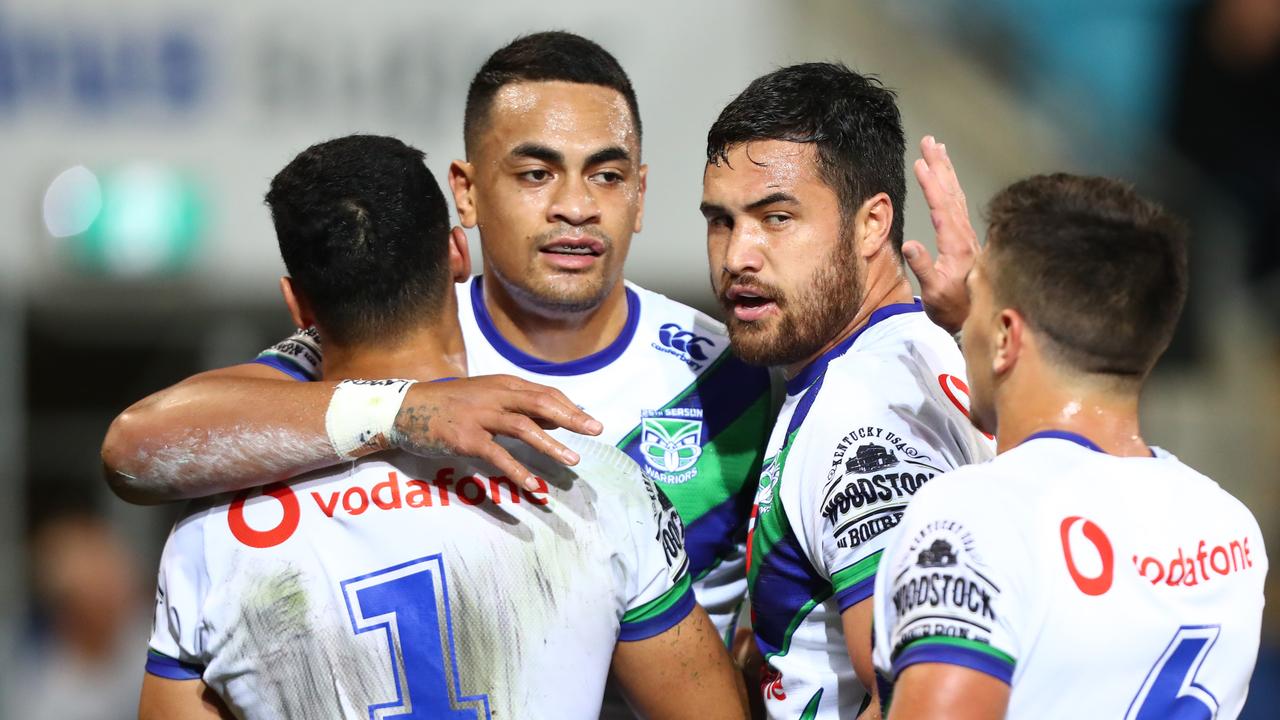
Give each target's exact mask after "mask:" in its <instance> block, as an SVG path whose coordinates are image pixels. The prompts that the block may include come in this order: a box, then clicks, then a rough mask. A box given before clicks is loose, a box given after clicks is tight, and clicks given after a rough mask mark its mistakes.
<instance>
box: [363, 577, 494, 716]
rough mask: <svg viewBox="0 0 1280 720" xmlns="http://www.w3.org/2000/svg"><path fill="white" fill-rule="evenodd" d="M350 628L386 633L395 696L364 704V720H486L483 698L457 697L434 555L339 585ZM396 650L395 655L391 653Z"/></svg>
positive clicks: (444, 590)
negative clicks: (366, 717)
mask: <svg viewBox="0 0 1280 720" xmlns="http://www.w3.org/2000/svg"><path fill="white" fill-rule="evenodd" d="M342 592H343V595H344V596H345V597H346V600H347V614H348V615H350V616H351V628H352V630H354V631H355V633H356V634H357V635H358V634H360V633H365V632H371V631H381V632H385V633H386V638H387V647H388V650H389V652H390V653H391V668H392V671H393V672H394V673H395V676H396V697H395V699H394V700H391V701H389V702H385V703H378V704H375V705H370V706H369V720H379V718H382V717H383V716H387V717H391V716H394V717H396V718H402V719H403V720H489V698H488V696H487V695H472V696H468V697H462V693H461V690H460V689H459V687H458V685H459V683H458V658H457V654H456V653H455V652H454V646H453V622H452V620H451V619H450V613H449V587H448V584H447V583H446V581H445V577H444V562H443V561H442V560H441V558H440V556H439V555H430V556H428V557H424V558H419V559H417V560H410V561H409V562H406V563H401V564H399V565H395V566H393V567H389V568H386V569H383V570H378V571H377V572H373V573H369V574H368V575H362V576H360V577H357V578H351V579H350V580H344V581H343V582H342ZM397 650H398V652H397Z"/></svg>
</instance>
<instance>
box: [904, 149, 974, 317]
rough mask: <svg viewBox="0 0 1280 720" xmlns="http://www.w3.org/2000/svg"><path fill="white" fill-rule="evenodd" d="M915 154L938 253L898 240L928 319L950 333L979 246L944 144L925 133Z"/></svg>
mask: <svg viewBox="0 0 1280 720" xmlns="http://www.w3.org/2000/svg"><path fill="white" fill-rule="evenodd" d="M920 154H921V155H922V157H921V158H919V159H918V160H916V161H915V164H914V165H913V166H912V168H913V169H914V170H915V174H916V181H917V182H919V183H920V189H921V190H923V191H924V199H925V202H926V203H927V204H928V205H929V219H930V220H931V221H932V222H933V231H934V234H935V237H936V239H937V246H938V258H937V260H936V261H935V260H934V259H933V258H932V257H930V255H929V251H928V250H927V249H925V246H924V245H923V244H921V243H920V242H919V241H916V240H908V241H907V242H905V243H903V245H902V254H903V256H904V257H905V258H906V260H907V265H908V266H910V268H911V272H913V273H915V276H916V278H917V279H918V280H919V281H920V296H921V298H922V299H923V300H924V306H925V312H926V313H928V314H929V319H931V320H933V321H934V322H935V323H937V324H938V325H941V326H942V327H943V328H945V329H946V330H947V331H949V332H951V333H956V332H959V331H960V326H961V325H963V324H964V319H965V316H967V315H968V314H969V296H968V294H967V293H966V292H965V287H964V281H965V276H966V275H968V274H969V270H970V269H971V268H972V267H973V263H974V262H975V261H976V260H977V257H978V252H979V251H980V250H981V246H980V245H979V244H978V234H977V233H976V232H974V229H973V224H972V223H971V222H969V207H968V205H967V204H966V203H965V197H964V191H963V190H962V189H961V188H960V180H959V179H958V178H957V177H956V170H955V168H954V167H953V166H952V164H951V158H950V157H948V156H947V146H946V145H943V144H941V143H939V142H938V141H937V140H935V139H934V137H933V136H932V135H926V136H924V139H922V140H921V141H920Z"/></svg>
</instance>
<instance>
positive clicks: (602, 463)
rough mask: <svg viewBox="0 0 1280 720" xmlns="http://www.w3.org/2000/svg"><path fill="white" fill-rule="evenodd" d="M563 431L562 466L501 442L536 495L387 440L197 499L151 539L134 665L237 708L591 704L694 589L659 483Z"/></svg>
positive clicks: (278, 712)
mask: <svg viewBox="0 0 1280 720" xmlns="http://www.w3.org/2000/svg"><path fill="white" fill-rule="evenodd" d="M559 437H560V439H561V440H562V441H564V442H566V444H568V445H569V446H570V447H573V448H574V449H575V450H577V451H578V452H579V453H580V454H581V456H582V462H581V463H580V464H579V465H578V467H577V468H575V469H573V470H572V471H570V470H569V469H566V468H563V467H560V466H556V465H554V464H552V463H551V461H549V460H544V459H542V458H541V457H540V456H539V455H538V454H537V453H535V452H534V451H533V450H532V449H530V448H528V447H527V446H517V445H516V444H515V443H510V444H508V445H507V447H508V448H509V449H511V450H512V452H513V453H514V454H515V455H516V456H517V457H518V458H520V459H521V461H522V462H524V463H527V464H529V465H528V466H529V467H530V468H534V469H535V472H537V473H538V477H539V478H541V479H542V486H543V487H542V488H541V489H540V490H539V491H534V492H531V491H525V490H521V489H519V488H518V487H517V486H516V485H515V484H514V483H513V482H511V481H510V480H508V479H507V478H504V477H501V476H491V474H490V473H489V472H488V471H485V470H483V469H482V468H479V467H477V466H475V465H472V464H471V461H467V460H459V459H448V458H446V459H431V460H427V459H423V458H418V457H413V456H409V455H405V454H397V453H385V454H379V455H375V456H370V457H368V458H364V459H361V460H358V461H356V462H354V463H347V464H344V465H342V466H340V467H338V468H331V469H327V470H324V471H318V472H315V473H311V474H308V475H304V476H301V477H299V478H297V479H295V480H292V481H289V482H287V483H274V484H271V485H268V486H266V487H265V488H263V489H261V491H259V490H253V491H244V492H241V493H238V494H236V495H234V496H222V497H220V498H214V499H210V500H205V501H202V502H201V504H200V505H198V506H195V507H193V508H192V509H190V510H189V511H188V512H187V514H186V515H185V516H184V517H183V518H182V519H181V520H179V521H178V523H177V524H176V526H175V527H174V530H173V532H172V534H171V535H170V537H169V541H168V543H167V544H166V546H165V550H164V556H163V559H162V561H161V567H160V581H159V589H158V591H157V597H156V613H155V624H154V628H153V634H152V637H151V652H150V653H149V655H148V662H147V671H148V672H151V673H153V674H155V675H159V676H162V677H168V678H175V679H193V678H197V677H199V678H203V679H204V681H205V682H206V683H207V684H208V685H209V686H210V687H212V688H213V689H214V690H215V691H216V692H217V693H218V695H219V696H221V697H222V698H223V699H224V700H225V701H226V702H227V704H228V705H229V706H230V707H231V709H232V710H233V711H235V713H236V715H237V717H244V718H338V717H347V718H359V717H369V718H375V717H383V716H384V714H385V715H387V716H390V715H394V716H396V717H401V716H403V717H431V718H458V719H461V718H468V719H470V718H481V719H488V718H498V719H501V718H556V719H560V718H595V717H596V716H597V714H598V713H599V710H600V703H601V697H602V693H603V690H604V684H605V678H606V676H607V675H608V671H609V666H610V661H611V657H612V653H613V650H614V645H615V643H616V642H618V641H630V640H640V639H643V638H646V637H650V636H653V635H656V634H659V633H661V632H663V631H665V630H667V629H668V628H670V627H672V626H674V625H675V624H676V623H678V622H679V621H680V620H682V619H683V618H684V617H686V616H687V615H688V613H689V612H690V611H691V610H692V609H693V603H694V601H693V594H692V592H691V591H690V589H689V577H688V573H687V566H688V561H687V558H686V556H685V554H684V551H683V549H682V546H681V543H680V535H681V526H680V519H679V517H678V515H677V514H676V512H675V510H674V509H672V508H671V506H670V503H669V502H668V501H666V499H665V498H664V496H663V495H662V493H661V492H658V491H656V490H655V488H654V486H653V485H652V484H651V483H649V482H648V481H647V480H645V478H644V477H643V476H642V475H641V473H640V471H639V469H638V468H636V466H635V463H634V462H633V461H631V460H630V459H629V458H627V457H626V456H625V455H623V454H622V453H620V452H618V451H617V450H616V449H614V448H611V447H609V446H607V445H603V444H601V443H597V442H594V441H591V440H586V439H583V438H579V437H576V436H567V435H566V434H561V435H560V436H559ZM556 678H561V680H557V679H556ZM564 678H569V679H570V680H571V687H570V686H567V685H566V684H565V682H563V679H564Z"/></svg>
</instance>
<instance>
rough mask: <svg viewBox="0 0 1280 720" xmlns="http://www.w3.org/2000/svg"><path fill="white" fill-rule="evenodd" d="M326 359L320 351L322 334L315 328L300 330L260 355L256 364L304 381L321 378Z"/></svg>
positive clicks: (256, 359) (255, 359) (255, 360)
mask: <svg viewBox="0 0 1280 720" xmlns="http://www.w3.org/2000/svg"><path fill="white" fill-rule="evenodd" d="M323 359H324V356H323V354H322V353H321V350H320V334H319V333H318V332H316V329H315V328H313V327H310V328H306V329H305V330H298V331H296V332H294V333H293V334H292V335H290V336H289V337H287V338H285V339H284V340H281V341H280V342H278V343H276V344H275V345H272V346H271V347H269V348H267V349H266V350H263V351H262V352H260V353H258V357H256V358H254V362H256V363H259V364H262V365H266V366H268V367H273V368H275V369H277V370H279V371H280V372H282V373H284V374H286V375H288V376H290V377H292V378H294V379H296V380H302V381H304V382H305V381H309V380H316V379H319V377H320V371H321V367H322V365H321V363H322V361H323Z"/></svg>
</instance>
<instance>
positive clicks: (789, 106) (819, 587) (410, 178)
mask: <svg viewBox="0 0 1280 720" xmlns="http://www.w3.org/2000/svg"><path fill="white" fill-rule="evenodd" d="M464 128H465V141H466V159H465V160H456V161H454V162H453V163H452V164H451V166H450V168H449V175H448V185H449V189H450V190H451V191H452V195H453V200H454V207H455V209H456V211H457V216H458V219H459V222H460V223H461V225H462V226H464V227H467V228H478V229H479V233H480V242H481V248H482V254H483V274H481V275H477V276H475V277H471V264H472V263H471V257H470V254H469V250H468V245H467V241H466V237H465V234H464V232H463V230H462V229H461V228H456V227H451V223H450V219H449V209H448V205H447V203H446V201H445V192H444V190H442V188H441V186H440V185H439V184H438V183H437V181H436V179H435V178H434V177H433V176H432V175H431V173H430V172H429V171H428V170H427V168H426V166H425V165H424V162H423V154H422V153H421V152H420V151H418V150H416V149H414V148H412V147H409V146H407V145H405V144H404V143H402V142H400V141H399V140H395V139H393V138H387V137H380V136H372V135H353V136H349V137H344V138H340V139H336V140H330V141H328V142H322V143H320V144H317V145H314V146H312V147H310V148H308V149H306V150H305V151H303V152H302V153H301V154H299V155H298V156H297V157H296V158H295V159H294V160H293V161H292V162H290V163H289V164H288V166H286V167H285V168H284V169H283V170H282V171H280V173H279V174H278V175H276V177H275V178H274V179H273V181H272V183H271V187H270V190H269V192H268V193H267V195H266V201H267V205H268V206H269V208H270V211H271V215H272V219H273V222H274V225H275V230H276V235H277V240H278V243H279V247H280V252H281V255H282V257H283V260H284V262H285V265H286V267H287V269H288V273H289V275H288V277H286V278H284V279H283V280H282V283H281V287H282V292H283V295H284V299H285V302H286V304H287V306H288V309H289V312H290V313H291V315H292V318H293V320H294V322H295V324H296V325H297V327H298V328H300V331H299V332H298V333H297V334H295V335H294V336H293V337H291V338H289V339H288V340H285V341H284V342H282V343H280V344H278V345H276V346H275V347H273V348H271V349H269V350H267V351H265V352H264V353H263V354H262V355H261V356H259V357H258V358H257V360H256V361H254V362H252V363H246V364H244V365H241V366H237V367H232V368H226V369H222V370H215V371H211V372H208V373H204V374H201V375H197V376H195V377H192V378H190V379H188V380H186V381H183V382H182V383H179V384H178V385H175V386H174V387H171V388H168V389H166V390H164V391H161V392H159V393H157V394H155V395H153V396H151V397H149V398H147V399H145V400H143V401H141V402H139V403H138V404H136V405H134V406H133V407H131V408H129V409H128V410H127V411H125V412H124V413H123V414H121V416H120V417H119V418H117V420H116V421H115V422H114V423H113V424H112V427H111V429H110V431H109V432H108V436H107V438H106V441H105V442H104V446H103V458H104V462H105V464H106V466H107V470H108V479H109V481H110V482H111V484H112V487H113V489H114V490H115V491H116V492H117V493H118V494H119V495H120V496H121V497H123V498H125V499H126V500H130V501H134V502H160V501H169V500H175V499H191V502H190V504H189V506H188V509H187V510H186V511H185V513H184V514H183V516H182V519H180V520H179V521H178V523H177V524H176V525H175V527H174V529H173V531H172V534H171V536H170V538H169V540H168V543H167V545H166V547H165V551H164V556H163V560H162V562H161V567H160V572H159V586H158V591H157V598H156V612H155V624H154V627H153V632H152V636H151V641H150V648H151V650H150V653H149V655H148V658H147V676H146V680H145V682H144V684H143V690H142V698H141V705H140V715H141V717H143V718H148V719H149V718H166V719H172V718H197V717H201V718H203V717H213V718H216V717H243V718H286V717H291V718H322V717H323V718H336V717H348V718H357V717H360V718H363V717H368V718H371V719H373V718H383V717H403V718H432V719H437V718H467V719H472V718H493V719H499V720H500V719H501V718H591V717H597V716H600V715H601V714H602V712H603V713H604V715H605V716H609V717H625V716H626V715H627V714H628V713H635V714H638V715H640V716H642V717H655V718H697V719H698V720H711V719H712V718H745V717H751V716H761V715H764V716H767V717H770V718H787V719H799V718H805V719H808V718H854V717H859V718H875V717H881V716H884V717H891V718H895V719H896V718H1000V717H1006V716H1007V717H1013V718H1047V717H1063V718H1094V717H1124V718H1126V719H1132V720H1137V719H1146V718H1212V717H1222V718H1232V717H1235V716H1237V715H1238V714H1239V713H1240V710H1241V708H1242V706H1243V704H1244V700H1245V695H1246V691H1247V686H1248V682H1249V678H1250V675H1251V673H1252V670H1253V665H1254V662H1255V659H1256V656H1257V649H1258V642H1259V632H1260V623H1261V612H1262V605H1263V597H1262V584H1263V579H1264V576H1265V574H1266V569H1267V559H1266V553H1265V550H1264V548H1263V543H1262V537H1261V534H1260V532H1259V529H1258V526H1257V524H1256V522H1255V521H1254V519H1253V517H1252V515H1251V514H1250V513H1249V511H1248V510H1247V509H1246V508H1245V507H1244V506H1243V505H1242V504H1241V503H1240V502H1238V501H1237V500H1235V499H1234V498H1233V497H1231V496H1230V495H1229V494H1227V493H1226V492H1224V491H1223V490H1222V489H1221V488H1219V487H1218V485H1217V484H1215V483H1214V482H1213V481H1211V480H1210V479H1208V478H1206V477H1204V476H1203V475H1200V474H1199V473H1197V472H1195V471H1194V470H1192V469H1190V468H1188V467H1187V466H1185V465H1183V464H1181V463H1180V462H1178V460H1177V459H1176V458H1174V457H1173V456H1172V455H1170V454H1168V453H1167V452H1165V451H1163V450H1160V449H1157V448H1152V447H1149V446H1148V445H1147V444H1146V442H1145V441H1144V440H1143V439H1142V437H1141V434H1140V432H1139V428H1138V398H1139V394H1140V391H1141V388H1142V385H1143V382H1144V380H1145V378H1146V377H1147V375H1148V373H1149V372H1150V370H1151V368H1152V366H1153V365H1154V364H1155V362H1156V360H1157V358H1158V357H1159V356H1160V355H1161V353H1162V352H1163V351H1164V349H1165V347H1166V346H1167V345H1168V343H1169V340H1170V337H1171V335H1172V333H1173V330H1174V327H1175V325H1176V324H1177V320H1178V317H1179V315H1180V313H1181V311H1182V305H1183V301H1184V297H1185V294H1186V287H1187V260H1186V250H1185V246H1184V244H1185V238H1184V235H1183V231H1182V228H1181V226H1180V225H1179V223H1178V222H1177V221H1176V220H1174V219H1173V218H1171V217H1170V216H1168V215H1167V214H1166V213H1165V212H1164V211H1163V210H1162V209H1161V208H1160V207H1158V206H1157V205H1155V204H1153V203H1151V202H1149V201H1147V200H1145V199H1143V198H1141V197H1139V196H1138V195H1136V194H1135V193H1134V192H1133V190H1132V189H1131V188H1130V187H1128V186H1127V185H1124V184H1122V183H1119V182H1116V181H1113V180H1108V179H1104V178H1095V177H1080V176H1072V175H1066V174H1054V175H1041V176H1036V177H1032V178H1029V179H1025V180H1021V181H1019V182H1016V183H1014V184H1012V185H1010V186H1009V187H1007V188H1005V189H1004V190H1002V191H1001V192H1000V193H998V194H997V195H996V197H994V198H993V199H992V200H991V201H990V205H989V214H990V224H989V230H988V234H987V238H986V243H985V246H984V247H982V248H981V249H980V248H979V243H978V240H977V238H976V236H975V233H974V231H973V229H972V227H971V225H970V220H969V212H968V208H967V206H966V201H965V197H964V194H963V193H962V191H961V188H960V186H959V183H958V181H957V177H956V174H955V171H954V169H953V167H952V165H951V162H950V160H949V157H948V155H947V151H946V148H945V146H943V145H941V144H939V143H937V142H936V141H935V140H934V139H933V138H931V137H926V138H925V139H924V140H923V141H922V142H921V144H920V150H921V155H922V157H921V158H920V159H917V160H916V161H915V163H914V166H913V169H914V174H915V178H916V180H917V181H918V182H919V183H920V185H921V187H922V189H923V191H924V196H925V198H926V200H927V202H928V206H929V212H930V215H931V219H932V221H933V227H934V228H935V231H936V234H937V246H938V249H939V252H938V256H937V258H936V259H935V258H933V257H931V256H930V254H929V253H928V252H927V251H926V250H925V249H924V247H923V246H922V245H920V244H919V243H916V242H909V243H904V241H903V206H904V198H905V194H906V180H905V160H906V148H905V142H904V136H903V130H902V124H901V119H900V116H899V112H898V109H897V106H896V103H895V98H894V95H893V93H892V92H891V91H889V90H887V89H885V88H884V87H883V86H882V85H881V84H880V83H879V82H878V81H877V80H875V79H874V78H869V77H867V76H863V75H860V74H858V73H856V72H853V71H851V70H849V69H848V68H846V67H844V66H842V65H838V64H830V63H806V64H800V65H794V66H790V67H785V68H781V69H779V70H776V71H774V72H771V73H769V74H767V75H765V76H763V77H760V78H758V79H757V80H755V81H754V82H752V83H751V84H750V85H749V86H748V87H747V88H746V89H745V90H744V91H743V92H742V93H741V94H740V95H738V97H737V98H735V99H734V100H733V101H732V102H730V103H729V104H728V106H726V107H725V109H724V110H723V112H722V113H721V114H720V116H719V118H718V119H717V120H716V122H715V123H714V125H712V127H711V129H710V131H709V133H708V135H707V164H706V170H705V174H704V178H703V194H702V200H701V205H700V208H701V211H702V214H703V216H704V217H705V218H706V224H707V238H706V248H707V258H708V267H709V272H710V279H711V284H712V288H713V290H714V293H715V296H716V297H717V299H718V300H719V301H720V303H721V304H722V306H723V309H724V312H725V315H726V322H725V324H724V325H721V324H720V323H718V322H716V321H715V320H713V319H711V318H709V317H707V316H706V315H704V314H702V313H700V312H698V311H696V310H694V309H692V308H689V307H687V306H684V305H682V304H680V303H677V302H674V301H672V300H670V299H668V298H666V297H663V296H661V295H659V294H656V293H653V292H650V291H647V290H645V289H643V288H640V287H638V286H636V285H634V284H631V283H628V282H626V281H624V280H623V277H622V270H623V264H624V261H625V259H626V255H627V252H628V249H629V246H630V243H631V239H632V237H633V235H634V234H635V233H637V232H639V230H640V228H641V221H642V217H643V209H644V193H645V187H646V172H647V168H646V166H645V165H644V164H643V163H642V161H641V150H640V149H641V122H640V114H639V110H638V107H637V103H636V98H635V94H634V92H633V90H632V87H631V84H630V81H629V80H628V78H627V76H626V74H625V72H624V71H623V70H622V68H621V67H620V66H619V65H618V63H617V61H616V60H615V59H614V58H613V57H612V56H611V55H610V54H609V53H608V52H606V51H605V50H604V49H602V48H601V47H600V46H598V45H596V44H595V43H593V42H591V41H590V40H587V39H585V38H582V37H579V36H576V35H572V34H569V33H562V32H547V33H537V34H533V35H528V36H524V37H521V38H519V39H517V40H515V41H514V42H512V43H510V44H509V45H507V46H505V47H503V48H501V49H499V50H498V51H497V52H495V53H494V54H493V55H492V56H491V57H490V58H489V59H488V60H487V61H486V62H485V64H484V65H483V66H482V67H481V68H480V70H479V72H477V74H476V75H475V78H474V79H473V81H472V83H471V85H470V89H469V91H468V95H467V103H466V115H465V122H464ZM906 266H909V267H910V268H911V270H912V271H913V272H914V273H915V274H916V275H917V277H918V279H919V281H920V284H921V291H922V296H923V300H922V299H920V298H916V297H913V294H912V289H911V285H910V284H909V281H908V276H907V272H906ZM957 332H958V333H959V336H958V339H959V343H957V337H956V336H953V333H957ZM322 357H323V361H322ZM557 428H558V429H557ZM748 626H749V627H748ZM607 685H608V687H606V686H607ZM622 698H625V700H626V703H627V704H626V705H623V704H622ZM602 708H603V710H602Z"/></svg>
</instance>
